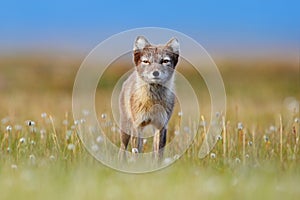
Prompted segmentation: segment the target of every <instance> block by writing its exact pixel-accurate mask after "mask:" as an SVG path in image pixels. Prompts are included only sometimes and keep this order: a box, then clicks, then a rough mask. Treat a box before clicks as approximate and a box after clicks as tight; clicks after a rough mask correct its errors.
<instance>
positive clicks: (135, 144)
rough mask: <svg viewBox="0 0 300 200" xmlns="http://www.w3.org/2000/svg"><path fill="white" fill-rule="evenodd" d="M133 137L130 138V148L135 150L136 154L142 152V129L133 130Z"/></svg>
mask: <svg viewBox="0 0 300 200" xmlns="http://www.w3.org/2000/svg"><path fill="white" fill-rule="evenodd" d="M134 131H135V134H134V136H132V137H131V146H132V148H137V150H138V153H142V151H143V138H142V137H141V133H142V128H140V127H138V128H136V129H135V130H134Z"/></svg>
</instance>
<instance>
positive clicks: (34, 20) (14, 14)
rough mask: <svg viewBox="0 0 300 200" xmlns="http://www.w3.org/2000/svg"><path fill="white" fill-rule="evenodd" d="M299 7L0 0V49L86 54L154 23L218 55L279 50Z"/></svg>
mask: <svg viewBox="0 0 300 200" xmlns="http://www.w3.org/2000/svg"><path fill="white" fill-rule="evenodd" d="M299 8H300V3H299V1H296V0H295V1H268V0H266V1H258V0H252V1H213V0H212V1H203V2H201V1H175V0H173V1H162V0H161V1H156V0H153V1H143V0H140V1H124V0H123V1H103V2H101V1H99V0H98V1H75V0H73V1H57V0H52V1H38V0H37V1H32V0H28V1H16V0H7V1H1V3H0V52H2V53H3V52H4V53H8V52H12V53H13V52H16V51H21V52H22V51H34V50H39V49H43V50H44V51H47V50H49V51H50V50H66V51H73V52H77V51H78V52H83V53H86V52H88V51H89V50H91V49H92V48H93V47H94V46H96V45H97V44H98V43H99V42H101V41H102V40H104V39H105V38H107V37H109V36H110V35H112V34H115V33H118V32H120V31H124V30H127V29H131V28H137V27H145V26H157V27H165V28H171V29H175V30H177V31H180V32H183V33H185V34H187V35H189V36H191V37H193V38H194V39H196V40H197V41H198V42H199V43H201V44H202V45H203V46H204V47H205V48H207V49H208V51H212V52H213V53H214V52H215V53H217V54H222V53H224V54H225V52H226V53H228V52H231V54H235V53H240V52H244V53H245V54H247V53H255V52H256V51H258V52H267V51H268V50H270V51H274V49H277V48H278V51H283V52H282V53H284V52H286V51H295V49H297V48H298V46H299V39H300V12H299ZM280 49H281V50H280ZM279 53H280V52H279Z"/></svg>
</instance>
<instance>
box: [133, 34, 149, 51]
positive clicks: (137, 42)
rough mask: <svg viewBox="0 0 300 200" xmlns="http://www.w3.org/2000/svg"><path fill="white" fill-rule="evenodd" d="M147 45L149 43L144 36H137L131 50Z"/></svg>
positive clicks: (140, 48)
mask: <svg viewBox="0 0 300 200" xmlns="http://www.w3.org/2000/svg"><path fill="white" fill-rule="evenodd" d="M149 45H150V43H149V42H148V40H147V39H146V38H145V37H144V36H138V37H137V38H136V40H135V42H134V46H133V50H142V49H144V48H145V47H146V46H149Z"/></svg>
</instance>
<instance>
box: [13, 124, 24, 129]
mask: <svg viewBox="0 0 300 200" xmlns="http://www.w3.org/2000/svg"><path fill="white" fill-rule="evenodd" d="M14 128H15V129H16V131H20V130H22V126H21V125H19V124H16V125H15V127H14Z"/></svg>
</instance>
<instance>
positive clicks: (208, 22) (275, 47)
mask: <svg viewBox="0 0 300 200" xmlns="http://www.w3.org/2000/svg"><path fill="white" fill-rule="evenodd" d="M299 7H300V3H299V2H297V1H258V0H254V1H242V2H241V1H226V2H222V3H221V2H219V1H204V2H200V1H156V0H153V1H150V2H149V1H135V2H132V1H129V2H124V1H103V2H102V1H57V0H53V1H32V0H29V1H16V0H11V1H2V2H1V5H0V118H3V117H6V116H10V118H12V119H16V120H18V119H19V120H24V119H27V118H32V117H35V116H36V115H39V114H40V113H41V112H47V113H52V114H53V115H64V114H62V111H64V112H70V111H71V94H72V87H73V82H74V80H75V76H76V72H77V70H78V69H79V67H80V64H81V62H82V61H83V59H84V58H85V56H87V54H88V53H89V52H90V51H91V50H92V49H93V48H94V47H95V46H96V45H97V44H99V43H100V42H101V41H103V40H105V39H106V38H108V37H110V36H111V35H113V34H116V33H119V32H121V31H126V30H128V29H132V28H138V27H149V26H154V27H164V28H170V29H174V30H177V31H180V32H182V33H185V34H186V35H188V36H190V37H192V38H194V39H195V40H196V41H197V42H198V43H200V44H201V45H202V46H203V47H204V48H205V49H206V50H207V51H208V53H209V54H210V55H211V57H212V59H213V60H214V61H215V62H216V64H217V66H218V67H219V69H220V72H221V74H222V76H223V78H224V83H225V87H226V91H227V95H228V109H229V116H230V115H235V116H237V114H236V113H237V110H242V111H239V112H244V113H247V116H248V117H249V120H250V119H251V120H252V119H257V117H259V116H263V117H265V116H266V115H270V119H272V118H273V114H274V113H277V112H281V106H282V105H283V103H284V101H285V99H286V98H290V97H291V98H294V99H299V36H300V14H299ZM129 65H130V64H129ZM113 73H115V72H113ZM119 73H120V72H119ZM107 85H109V83H108V84H107ZM253 108H254V109H253ZM230 111H231V112H230ZM64 112H63V113H64Z"/></svg>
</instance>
